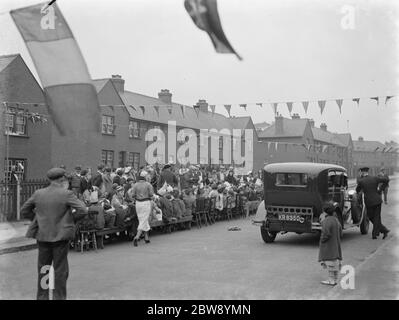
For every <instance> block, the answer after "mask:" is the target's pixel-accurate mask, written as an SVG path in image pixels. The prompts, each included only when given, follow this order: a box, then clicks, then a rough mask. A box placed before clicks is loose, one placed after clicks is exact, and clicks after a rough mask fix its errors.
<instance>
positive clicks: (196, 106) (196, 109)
mask: <svg viewBox="0 0 399 320" xmlns="http://www.w3.org/2000/svg"><path fill="white" fill-rule="evenodd" d="M193 107H194V110H195V113H196V114H197V118H198V115H199V105H198V104H196V105H194V106H193Z"/></svg>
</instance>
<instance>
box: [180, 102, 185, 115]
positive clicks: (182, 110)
mask: <svg viewBox="0 0 399 320" xmlns="http://www.w3.org/2000/svg"><path fill="white" fill-rule="evenodd" d="M180 109H181V113H182V115H183V118H185V117H186V112H185V109H184V106H183V105H182V104H181V105H180Z"/></svg>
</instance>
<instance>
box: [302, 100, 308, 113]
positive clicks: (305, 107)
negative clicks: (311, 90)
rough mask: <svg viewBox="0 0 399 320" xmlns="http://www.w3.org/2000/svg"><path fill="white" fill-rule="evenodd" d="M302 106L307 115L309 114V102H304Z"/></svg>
mask: <svg viewBox="0 0 399 320" xmlns="http://www.w3.org/2000/svg"><path fill="white" fill-rule="evenodd" d="M302 106H303V109H305V113H306V114H308V106H309V101H302Z"/></svg>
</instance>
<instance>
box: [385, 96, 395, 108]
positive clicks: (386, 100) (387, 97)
mask: <svg viewBox="0 0 399 320" xmlns="http://www.w3.org/2000/svg"><path fill="white" fill-rule="evenodd" d="M392 98H393V96H386V98H385V106H386V105H387V102H388V101H389V100H390V99H392Z"/></svg>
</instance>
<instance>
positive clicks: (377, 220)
mask: <svg viewBox="0 0 399 320" xmlns="http://www.w3.org/2000/svg"><path fill="white" fill-rule="evenodd" d="M360 172H361V177H360V178H359V180H358V184H357V187H356V192H358V193H359V192H360V191H363V194H364V201H365V204H366V209H367V216H368V218H369V219H370V221H371V222H372V223H373V232H372V237H373V239H377V237H378V236H379V235H380V233H382V234H383V235H384V236H383V239H385V238H386V237H387V235H388V233H389V231H390V230H388V229H387V228H386V227H385V226H384V225H383V224H382V222H381V203H382V199H381V194H380V193H379V192H378V185H379V184H380V183H383V184H386V183H387V182H388V178H386V177H375V176H369V168H368V167H364V168H361V169H360Z"/></svg>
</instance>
